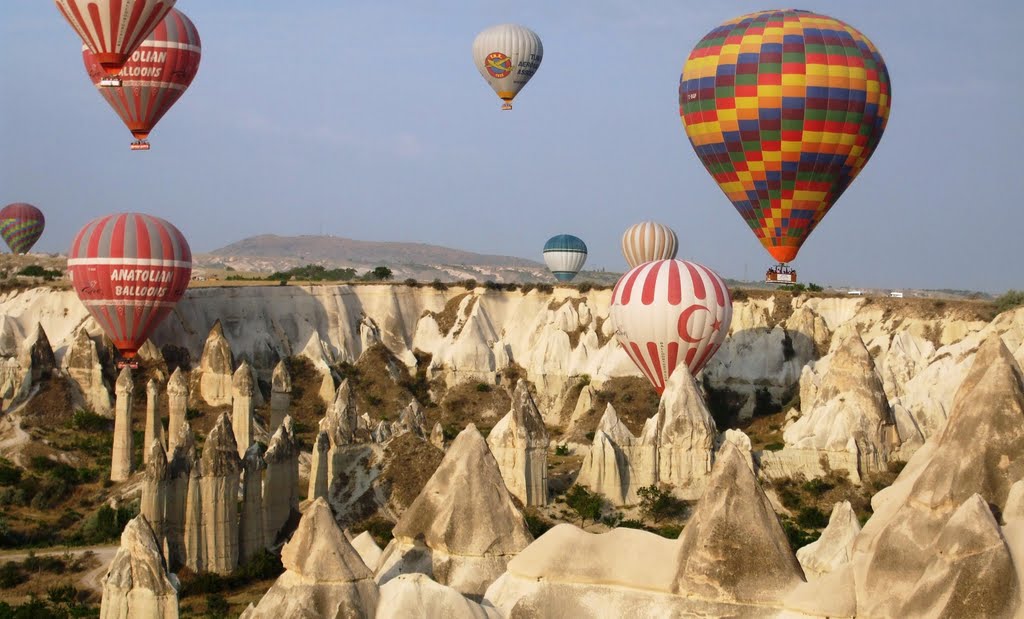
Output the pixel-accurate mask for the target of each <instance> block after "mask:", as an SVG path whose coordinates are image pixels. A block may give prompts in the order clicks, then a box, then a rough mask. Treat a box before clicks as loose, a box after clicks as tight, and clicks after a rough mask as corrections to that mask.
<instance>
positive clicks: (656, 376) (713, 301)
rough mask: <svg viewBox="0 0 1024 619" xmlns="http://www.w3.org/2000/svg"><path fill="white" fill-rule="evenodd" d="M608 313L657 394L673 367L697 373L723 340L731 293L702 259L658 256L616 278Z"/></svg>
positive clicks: (727, 323)
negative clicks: (698, 261) (617, 279)
mask: <svg viewBox="0 0 1024 619" xmlns="http://www.w3.org/2000/svg"><path fill="white" fill-rule="evenodd" d="M610 315H611V320H612V324H613V325H614V327H615V336H616V338H617V339H618V341H619V344H621V345H622V348H623V349H625V351H626V354H628V355H629V357H630V359H632V360H633V363H635V364H636V366H637V368H639V369H640V371H641V372H642V373H643V375H644V376H646V377H647V379H648V380H649V381H651V384H652V385H653V386H654V389H655V390H656V391H657V392H658V393H659V394H660V393H662V392H663V391H664V390H665V385H666V384H667V383H668V379H669V377H670V376H671V375H672V373H673V372H675V371H676V370H677V369H679V368H680V367H685V368H686V370H687V371H688V372H690V373H691V374H693V375H696V374H697V373H698V372H700V370H701V369H702V368H703V367H704V366H705V365H706V364H707V362H708V361H709V360H710V359H711V358H712V357H713V356H714V354H715V353H716V352H717V351H718V349H719V348H720V347H721V346H722V342H724V341H725V336H726V334H727V333H728V331H729V323H730V322H731V320H732V296H731V295H730V294H729V288H728V287H727V286H726V285H725V281H724V280H722V278H721V277H719V275H718V274H717V273H715V272H714V271H712V270H711V269H709V268H708V267H706V266H704V265H702V264H698V263H696V262H689V261H686V260H656V261H653V262H646V263H643V264H641V265H639V266H636V267H634V268H633V269H631V270H630V271H629V272H627V273H626V274H625V275H623V276H622V277H621V278H620V279H619V281H618V283H617V284H615V289H614V291H613V292H612V304H611V312H610Z"/></svg>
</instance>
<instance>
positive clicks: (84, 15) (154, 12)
mask: <svg viewBox="0 0 1024 619" xmlns="http://www.w3.org/2000/svg"><path fill="white" fill-rule="evenodd" d="M175 1H176V0H55V2H56V3H57V8H58V9H60V12H61V14H62V15H63V16H64V19H66V20H68V23H69V24H71V27H72V28H74V29H75V32H77V33H78V36H80V37H81V38H82V43H84V44H85V46H86V47H88V48H89V50H90V51H92V53H93V54H95V56H96V61H97V62H98V63H99V64H100V65H101V66H102V67H103V70H104V71H105V72H106V73H107V74H109V75H116V74H117V72H118V71H120V70H121V67H123V66H124V64H125V63H126V62H128V58H129V57H130V56H131V55H132V52H134V51H135V50H136V49H138V47H139V45H141V44H142V41H143V40H145V38H146V37H148V36H149V34H150V33H151V32H153V29H154V28H156V27H157V25H158V24H159V23H160V21H161V20H162V19H163V18H164V17H166V15H167V13H168V12H169V11H170V10H171V8H173V7H174V3H175Z"/></svg>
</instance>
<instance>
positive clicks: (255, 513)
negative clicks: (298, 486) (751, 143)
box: [238, 443, 267, 563]
mask: <svg viewBox="0 0 1024 619" xmlns="http://www.w3.org/2000/svg"><path fill="white" fill-rule="evenodd" d="M266 468H267V463H266V462H265V461H264V460H263V446H262V445H260V444H259V443H253V444H252V445H250V446H249V449H247V450H246V451H245V456H244V457H243V458H242V514H241V518H240V519H239V522H238V560H239V561H240V562H242V563H244V562H245V561H247V560H248V559H249V558H250V557H252V556H253V555H255V554H256V553H258V552H259V551H261V550H263V549H264V548H266V547H267V541H266V535H267V533H266V525H265V524H264V522H263V471H265V470H266Z"/></svg>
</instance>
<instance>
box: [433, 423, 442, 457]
mask: <svg viewBox="0 0 1024 619" xmlns="http://www.w3.org/2000/svg"><path fill="white" fill-rule="evenodd" d="M430 444H431V445H433V446H434V447H437V448H438V449H440V450H441V451H444V428H443V427H441V422H440V421H438V422H437V423H435V424H434V428H433V429H432V430H431V431H430Z"/></svg>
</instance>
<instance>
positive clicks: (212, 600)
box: [206, 593, 231, 619]
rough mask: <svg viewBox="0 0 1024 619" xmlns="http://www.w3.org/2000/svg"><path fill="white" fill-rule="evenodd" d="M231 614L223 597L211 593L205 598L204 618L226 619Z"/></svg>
mask: <svg viewBox="0 0 1024 619" xmlns="http://www.w3.org/2000/svg"><path fill="white" fill-rule="evenodd" d="M230 612H231V605H230V604H228V601H227V600H225V599H224V596H222V595H220V594H218V593H213V594H210V595H208V596H206V616H207V617H209V618H210V619H226V618H227V616H228V613H230Z"/></svg>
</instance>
